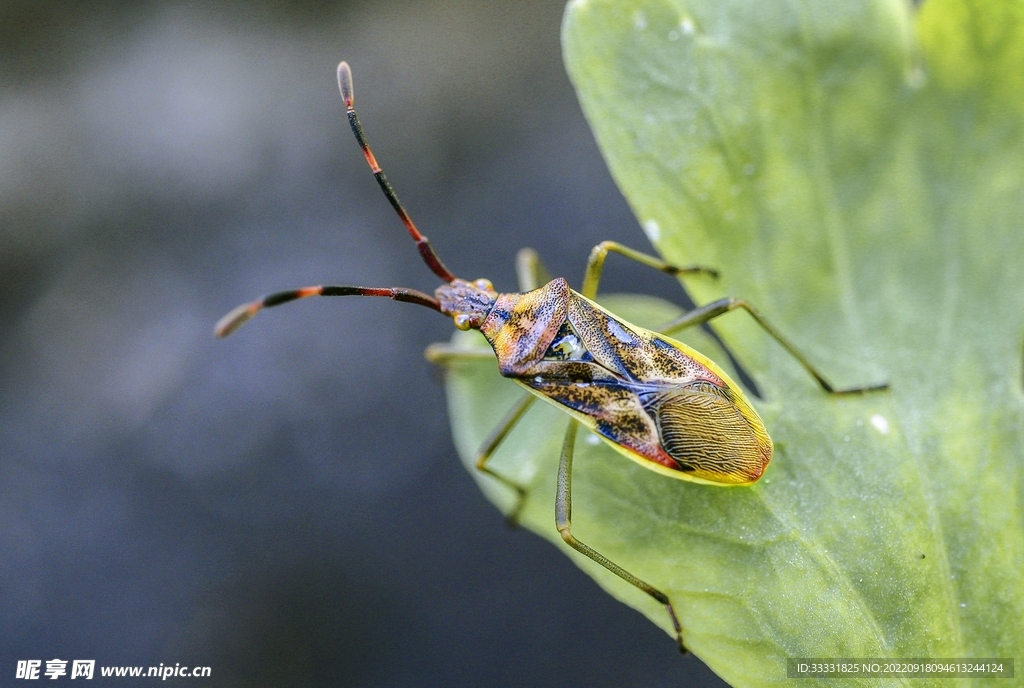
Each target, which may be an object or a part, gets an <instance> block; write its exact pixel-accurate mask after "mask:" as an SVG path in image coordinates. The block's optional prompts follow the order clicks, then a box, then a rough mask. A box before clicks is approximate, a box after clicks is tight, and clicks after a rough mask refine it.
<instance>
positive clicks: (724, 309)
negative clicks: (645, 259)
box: [659, 296, 889, 395]
mask: <svg viewBox="0 0 1024 688" xmlns="http://www.w3.org/2000/svg"><path fill="white" fill-rule="evenodd" d="M737 308H742V309H743V310H745V311H746V312H747V313H749V314H750V317H752V318H753V319H754V320H755V321H756V322H757V324H758V325H760V326H761V327H762V328H764V331H765V332H767V333H768V334H770V335H771V336H772V337H773V338H774V339H775V341H777V342H778V343H779V344H781V345H782V348H784V349H785V350H786V351H788V352H789V353H790V355H791V356H792V357H793V358H795V359H796V360H797V361H799V363H800V365H802V366H803V367H804V370H806V371H807V372H808V373H810V374H811V377H813V378H814V379H815V380H817V382H818V384H819V385H821V388H822V389H824V390H825V391H826V392H828V393H829V394H836V395H838V394H860V393H863V392H876V391H880V390H885V389H888V388H889V383H887V382H883V383H881V384H875V385H866V386H863V387H848V388H845V389H836V388H835V387H833V386H832V383H830V382H829V381H828V380H826V379H825V376H824V375H822V374H821V373H820V372H818V369H817V368H815V367H814V366H813V365H812V364H811V362H810V361H808V360H807V357H806V356H804V355H803V353H801V352H800V350H799V349H797V348H796V346H794V345H793V343H792V342H791V341H789V340H788V339H787V338H786V337H784V336H783V334H782V333H781V332H779V331H778V330H777V329H775V327H774V326H773V325H772V324H771V323H769V322H768V321H767V320H765V318H764V316H763V315H761V314H760V313H759V312H758V311H757V309H756V308H754V307H753V306H751V305H750V304H749V303H747V302H746V301H744V300H743V299H734V298H732V297H731V296H730V297H726V298H724V299H719V300H718V301H713V302H712V303H709V304H707V305H706V306H701V307H700V308H695V309H693V310H692V311H690V312H688V313H684V314H683V315H681V316H679V317H678V318H676V319H675V320H673V321H672V322H670V323H669V324H667V325H665V326H664V327H662V328H661V329H660V330H659V331H660V332H662V333H663V334H670V333H672V332H677V331H679V330H682V329H685V328H687V327H693V326H694V325H702V324H704V323H706V322H708V321H709V320H712V319H713V318H717V317H718V316H720V315H724V314H725V313H728V312H729V311H732V310H735V309H737Z"/></svg>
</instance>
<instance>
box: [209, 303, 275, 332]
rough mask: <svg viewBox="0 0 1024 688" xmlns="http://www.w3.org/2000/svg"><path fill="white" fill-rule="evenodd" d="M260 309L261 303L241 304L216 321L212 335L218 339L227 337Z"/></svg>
mask: <svg viewBox="0 0 1024 688" xmlns="http://www.w3.org/2000/svg"><path fill="white" fill-rule="evenodd" d="M262 307H263V301H253V302H252V303H243V304H242V305H241V306H238V307H237V308H234V309H232V311H231V312H230V313H228V314H227V315H225V316H224V317H223V318H221V319H220V320H218V321H217V324H216V325H214V326H213V335H214V336H215V337H217V338H218V339H223V338H224V337H227V336H228V335H229V334H231V333H232V332H234V331H235V330H237V329H238V328H239V327H241V326H242V325H244V324H245V323H247V322H248V321H249V320H250V319H251V318H252V316H254V315H256V313H257V312H259V310H260V309H261V308H262Z"/></svg>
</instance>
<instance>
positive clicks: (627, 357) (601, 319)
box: [214, 62, 887, 652]
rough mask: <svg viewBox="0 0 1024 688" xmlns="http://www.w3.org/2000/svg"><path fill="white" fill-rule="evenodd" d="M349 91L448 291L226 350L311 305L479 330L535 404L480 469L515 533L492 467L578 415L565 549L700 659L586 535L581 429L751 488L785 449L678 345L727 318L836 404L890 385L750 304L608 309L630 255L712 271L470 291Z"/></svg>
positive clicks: (658, 461) (362, 141)
mask: <svg viewBox="0 0 1024 688" xmlns="http://www.w3.org/2000/svg"><path fill="white" fill-rule="evenodd" d="M338 87H339V90H340V91H341V96H342V99H343V100H344V102H345V108H346V112H347V116H348V121H349V124H350V126H351V128H352V132H353V133H354V134H355V137H356V140H357V141H358V143H359V146H360V148H361V149H362V151H363V155H364V156H365V157H366V161H367V163H368V164H369V165H370V168H371V170H372V171H373V174H374V177H375V178H376V179H377V183H378V184H379V185H380V188H381V190H382V191H383V192H384V195H385V196H386V197H387V199H388V201H390V203H391V205H392V207H393V208H394V209H395V211H396V212H397V213H398V216H399V218H400V219H401V220H402V222H403V223H404V224H405V227H406V229H407V230H408V232H409V235H410V236H411V237H412V239H413V241H415V242H416V246H417V248H418V249H419V252H420V256H421V257H422V258H423V261H424V262H425V263H426V265H427V266H428V267H429V268H430V270H431V271H432V272H433V273H434V274H435V275H436V276H437V277H438V278H440V279H441V281H442V282H443V284H442V285H441V286H439V287H438V288H437V289H436V290H435V291H434V294H433V296H431V295H429V294H425V293H423V292H420V291H416V290H414V289H405V288H401V287H354V286H311V287H304V288H301V289H293V290H289V291H281V292H277V293H274V294H271V295H269V296H265V297H263V298H261V299H257V300H256V301H252V302H250V303H245V304H242V305H240V306H238V307H237V308H235V309H234V310H232V311H231V312H229V313H228V314H227V315H225V316H224V317H223V318H221V320H220V321H219V322H218V323H217V325H216V327H215V329H214V332H215V334H216V336H218V337H225V336H227V335H229V334H231V333H232V332H234V331H235V330H236V329H238V328H239V327H240V326H241V325H242V324H244V323H245V322H246V321H248V320H249V319H250V318H252V317H253V316H254V315H256V313H257V312H259V311H260V310H261V309H263V308H269V307H273V306H279V305H281V304H283V303H288V302H289V301H295V300H297V299H303V298H306V297H309V296H385V297H388V298H391V299H394V300H396V301H405V302H408V303H415V304H418V305H420V306H426V307H427V308H432V309H434V310H436V311H438V312H440V313H442V314H444V315H447V316H449V317H451V318H452V320H453V322H454V324H455V327H456V328H458V329H460V330H469V329H474V330H479V331H480V332H481V333H482V334H483V336H484V337H485V338H486V339H487V341H488V342H489V343H490V345H491V347H492V348H493V350H494V354H495V356H496V358H497V363H498V369H499V371H500V373H501V374H502V375H503V376H505V377H507V378H510V379H511V380H513V381H514V382H516V383H517V384H518V385H520V386H521V387H523V388H524V389H525V390H526V391H527V393H526V394H524V395H523V397H522V398H521V399H520V400H519V401H518V402H517V403H516V404H514V405H513V407H512V408H511V410H509V412H508V413H507V415H506V416H505V418H504V419H503V420H502V421H501V422H500V423H499V424H498V426H497V427H496V428H495V429H494V430H493V431H492V433H491V435H490V436H489V437H488V438H487V440H486V441H485V442H484V444H483V446H482V447H481V448H480V450H479V452H478V454H477V456H476V467H477V468H478V469H479V470H480V471H482V472H484V473H485V474H487V475H490V476H491V477H493V478H494V479H495V480H497V481H499V482H500V483H502V484H504V485H506V486H507V487H508V488H509V489H511V490H513V491H514V492H515V494H516V495H517V501H516V503H515V505H514V506H513V508H512V510H511V512H510V514H509V518H510V520H512V521H514V520H515V518H516V516H517V514H518V513H519V510H520V509H521V507H522V504H523V502H524V501H525V499H526V496H527V495H526V491H525V489H524V488H523V487H522V486H520V485H517V484H516V483H515V482H513V481H512V480H510V479H508V478H506V477H504V476H502V475H501V474H500V473H498V472H495V471H494V470H492V469H491V468H490V467H489V466H488V465H487V464H488V461H489V459H490V458H491V456H493V454H494V453H495V451H496V449H497V448H498V446H499V445H500V444H501V442H502V441H503V440H504V439H505V438H506V436H507V435H508V434H509V432H510V431H511V429H512V428H513V427H514V426H515V424H516V423H518V422H519V420H520V419H522V417H523V416H524V414H525V413H526V411H527V409H528V408H529V407H530V405H531V404H532V403H533V402H534V401H535V400H536V399H543V400H544V401H547V402H548V403H551V404H553V405H555V406H556V407H558V408H559V409H561V410H562V411H565V412H566V413H567V414H568V415H569V416H570V420H569V423H568V427H567V429H566V433H565V438H564V440H563V443H562V451H561V456H560V460H559V467H558V479H557V481H558V482H557V490H556V503H555V522H556V526H557V528H558V531H559V533H560V534H561V536H562V539H563V540H564V541H565V542H566V543H567V544H568V545H569V546H571V547H573V548H574V549H576V550H577V551H579V552H581V553H582V554H584V555H586V556H587V557H589V558H590V559H592V560H594V561H595V562H597V563H598V564H600V565H602V566H604V567H605V568H607V569H608V570H609V571H611V572H612V573H614V574H616V575H617V576H619V577H620V578H622V579H623V580H625V581H627V582H629V583H631V584H632V585H634V586H636V587H637V588H639V589H640V590H642V591H644V592H645V593H647V594H648V595H650V596H651V597H652V598H654V599H655V600H657V601H658V602H659V603H661V604H662V605H663V606H664V607H665V609H666V611H667V613H668V615H669V617H670V619H671V623H672V627H673V629H674V631H675V637H676V641H677V643H678V646H679V649H680V650H681V651H683V652H685V651H686V649H685V647H686V646H685V644H684V642H683V630H682V626H681V625H680V623H679V619H678V616H677V615H676V611H675V607H674V606H673V605H672V602H671V600H669V598H668V596H667V595H665V594H664V593H663V592H661V591H660V590H659V589H657V588H656V587H654V586H652V585H650V584H649V583H647V582H646V581H644V580H641V579H640V578H638V577H637V576H635V575H633V574H632V573H630V572H629V571H626V570H625V569H624V568H622V567H621V566H619V565H618V564H616V563H615V562H613V561H611V560H609V559H608V558H607V557H605V556H604V555H602V554H601V553H599V552H598V551H596V550H595V549H593V548H591V547H590V546H588V545H586V544H584V543H583V542H580V541H579V540H577V539H576V538H575V537H574V536H573V535H572V512H571V501H572V460H573V449H574V446H575V440H576V434H577V430H578V427H579V426H580V425H583V426H585V427H586V428H587V429H588V430H590V431H591V432H592V433H594V434H596V435H597V436H598V437H600V438H601V439H603V440H604V441H605V442H606V443H608V444H609V445H611V446H612V447H613V448H614V449H615V450H617V451H618V452H619V453H621V454H624V455H625V456H627V457H628V458H630V459H633V460H634V461H636V462H638V463H639V464H641V465H642V466H644V467H646V468H649V469H651V470H653V471H656V472H657V473H660V474H661V475H665V476H669V477H672V478H679V479H683V480H690V481H694V482H698V483H705V484H710V485H749V484H751V483H754V482H756V481H757V480H758V479H759V478H760V477H761V475H762V474H763V473H764V471H765V469H766V468H767V466H768V463H769V462H770V461H771V458H772V451H773V449H772V440H771V438H770V437H769V436H768V431H767V430H766V429H765V426H764V423H763V422H762V421H761V419H760V418H759V417H758V415H757V412H756V411H755V410H754V408H753V406H752V405H751V404H750V402H749V401H748V400H747V398H746V396H745V395H744V393H743V390H742V389H741V388H740V386H739V385H738V384H736V383H735V382H733V380H732V379H731V378H730V377H729V375H728V374H727V373H726V372H725V371H724V370H722V368H720V367H719V366H718V365H717V364H715V363H714V362H713V361H711V360H710V359H708V358H707V357H705V356H704V355H702V354H700V353H698V352H697V351H695V350H693V349H692V348H690V347H688V346H687V345H685V344H683V343H681V342H678V341H675V340H674V339H671V338H670V337H669V336H668V335H669V334H670V333H672V332H676V331H679V330H682V329H685V328H687V327H693V326H696V325H701V324H703V323H707V322H708V321H710V320H712V319H713V318H716V317H718V316H720V315H722V314H724V313H728V312H730V311H732V310H736V309H741V310H744V311H746V312H747V313H748V314H749V315H750V316H751V317H753V319H754V320H755V321H756V322H757V323H758V324H759V325H760V326H761V327H762V328H764V330H765V331H766V332H767V333H768V334H769V335H771V336H772V337H773V338H774V339H775V340H776V341H777V342H778V343H779V344H780V345H782V347H783V348H785V349H786V350H787V351H788V352H789V353H790V354H791V355H792V356H793V357H794V358H795V359H796V360H797V361H798V362H799V363H800V364H801V365H802V366H803V367H804V368H805V369H806V370H807V371H808V372H809V373H810V374H811V375H812V376H813V377H814V379H815V380H816V381H817V382H818V384H819V385H820V386H821V387H822V389H824V390H825V392H827V393H829V394H833V395H839V394H853V393H861V392H868V391H875V390H882V389H886V388H887V385H886V384H879V385H871V386H866V387H855V388H849V389H836V388H834V387H833V386H832V385H831V384H830V383H829V382H828V381H827V380H826V378H825V377H824V376H823V375H821V374H820V373H819V372H818V370H817V369H816V368H815V367H814V366H813V365H811V363H810V362H809V361H808V359H807V358H806V357H805V356H804V355H803V354H802V353H801V352H800V351H799V350H798V349H797V348H796V347H795V346H794V345H793V344H792V343H791V342H790V341H789V340H788V339H787V338H786V337H784V336H783V335H782V334H781V333H780V332H779V331H778V330H777V329H776V328H775V327H773V326H772V325H771V324H770V323H769V322H768V321H767V320H765V318H764V317H763V316H762V315H761V314H760V313H759V312H758V311H757V310H756V309H755V308H753V307H752V306H751V305H750V304H749V303H747V302H746V301H743V300H740V299H734V298H724V299H720V300H718V301H714V302H713V303H709V304H707V305H705V306H701V307H699V308H696V309H694V310H691V311H690V312H688V313H685V314H684V315H682V316H681V317H679V318H677V319H676V320H675V321H673V322H671V323H669V324H668V325H666V326H665V327H663V328H661V330H660V332H653V331H650V330H646V329H644V328H641V327H637V326H636V325H633V324H631V323H628V322H626V321H624V320H622V319H620V318H618V317H616V316H615V315H614V314H612V313H610V312H609V311H607V310H605V309H604V308H602V307H601V306H599V305H598V304H597V303H595V301H594V298H595V297H596V295H597V291H598V285H599V283H600V280H601V273H602V271H603V268H604V263H605V259H606V258H607V256H608V254H609V253H617V254H620V255H622V256H625V257H626V258H629V259H631V260H634V261H636V262H638V263H641V264H643V265H646V266H648V267H651V268H653V269H655V270H660V271H661V272H665V273H668V274H670V275H691V274H694V275H701V274H703V275H704V276H707V277H716V276H717V273H716V272H715V271H714V270H713V269H711V268H707V267H703V266H699V265H690V266H685V267H679V266H675V265H671V264H669V263H666V262H664V261H662V260H661V259H659V258H656V257H654V256H650V255H647V254H644V253H640V252H638V251H635V250H633V249H630V248H627V247H625V246H622V245H620V244H617V243H614V242H603V243H601V244H599V245H598V246H596V247H595V248H594V249H593V251H592V252H591V254H590V258H589V260H588V262H587V267H586V271H585V273H584V279H583V285H582V287H581V289H580V291H579V292H576V291H573V290H572V289H570V287H569V284H568V282H567V281H566V280H565V279H563V278H556V279H552V280H549V281H546V283H544V284H541V283H540V282H541V281H543V280H542V279H541V277H542V275H543V268H541V266H540V263H539V260H538V259H537V257H536V254H534V253H532V252H530V251H528V250H524V251H522V252H520V257H519V267H520V270H519V273H520V281H521V283H522V284H521V285H520V286H521V291H520V292H518V293H499V292H498V291H496V290H495V289H494V287H493V286H492V284H491V283H490V282H489V281H488V280H486V279H477V280H474V281H467V280H463V279H459V278H458V277H456V276H455V275H454V274H452V272H451V271H449V270H448V268H446V267H445V266H444V264H443V263H442V262H441V259H440V258H439V257H438V256H437V254H436V253H435V251H434V249H433V247H432V246H431V244H430V242H429V241H428V239H427V237H425V236H424V235H423V234H421V233H420V231H419V230H418V229H417V227H416V225H415V224H414V223H413V221H412V219H411V218H410V217H409V214H408V213H407V212H406V210H405V208H404V207H403V206H402V204H401V202H399V200H398V196H397V195H396V194H395V191H394V189H393V188H392V187H391V184H390V183H389V182H388V180H387V177H385V175H384V172H383V170H382V169H381V167H380V165H379V164H378V163H377V160H376V158H375V157H374V155H373V152H372V151H371V150H370V146H369V144H368V143H367V142H366V137H365V136H364V135H363V128H362V125H361V124H360V122H359V118H358V117H357V116H356V111H355V108H354V106H353V91H352V73H351V71H350V69H349V66H348V64H346V63H345V62H342V63H341V64H340V65H338ZM460 353H464V351H463V352H460V350H458V349H457V348H453V347H451V346H446V345H435V346H433V347H431V348H430V349H429V350H428V357H430V358H431V359H432V360H434V361H438V362H443V361H444V360H445V359H446V358H449V357H454V356H458V355H459V354H460Z"/></svg>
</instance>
